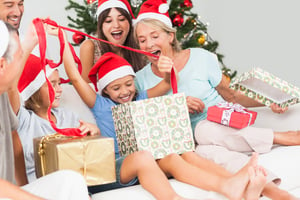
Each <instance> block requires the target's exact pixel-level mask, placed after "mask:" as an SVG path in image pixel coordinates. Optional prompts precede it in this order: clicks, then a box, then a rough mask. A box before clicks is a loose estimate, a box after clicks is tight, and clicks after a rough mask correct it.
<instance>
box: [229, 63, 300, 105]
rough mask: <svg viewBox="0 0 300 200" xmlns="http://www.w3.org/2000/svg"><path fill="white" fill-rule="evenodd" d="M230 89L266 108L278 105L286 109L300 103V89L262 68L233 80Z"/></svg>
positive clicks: (254, 69)
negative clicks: (273, 104)
mask: <svg viewBox="0 0 300 200" xmlns="http://www.w3.org/2000/svg"><path fill="white" fill-rule="evenodd" d="M230 87H231V88H233V89H234V90H237V91H239V92H241V93H242V94H244V95H246V96H248V97H250V98H253V99H255V100H256V101H258V102H260V103H262V104H265V105H266V106H269V105H270V104H271V103H276V104H278V105H279V106H281V107H286V106H288V105H292V104H296V103H299V102H300V99H299V98H300V89H299V88H298V87H296V86H294V85H292V84H290V83H288V82H287V81H284V80H282V79H280V78H278V77H276V76H274V75H273V74H271V73H269V72H267V71H265V70H263V69H260V68H253V69H252V70H251V71H249V72H246V73H243V74H242V75H240V76H239V77H237V78H235V79H233V80H232V82H231V84H230Z"/></svg>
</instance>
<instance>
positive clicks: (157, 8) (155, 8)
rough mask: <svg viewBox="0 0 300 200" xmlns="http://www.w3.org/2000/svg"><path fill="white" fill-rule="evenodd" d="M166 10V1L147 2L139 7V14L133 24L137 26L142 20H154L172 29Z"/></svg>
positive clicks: (150, 0)
mask: <svg viewBox="0 0 300 200" xmlns="http://www.w3.org/2000/svg"><path fill="white" fill-rule="evenodd" d="M168 10H169V5H168V4H167V1H166V0H147V1H145V2H144V3H143V4H142V5H141V8H140V11H139V14H138V16H137V18H136V19H135V20H134V21H133V23H134V24H137V23H138V22H139V21H141V20H143V19H156V20H159V21H161V22H163V23H164V24H165V25H167V26H169V27H171V28H172V21H171V19H170V16H169V12H168Z"/></svg>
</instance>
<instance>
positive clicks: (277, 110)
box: [270, 103, 288, 114]
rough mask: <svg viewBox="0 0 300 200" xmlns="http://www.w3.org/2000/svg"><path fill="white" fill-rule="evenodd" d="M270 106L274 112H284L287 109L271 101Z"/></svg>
mask: <svg viewBox="0 0 300 200" xmlns="http://www.w3.org/2000/svg"><path fill="white" fill-rule="evenodd" d="M270 108H271V110H272V111H273V112H274V113H278V114H281V113H285V112H286V111H287V110H288V107H285V108H282V107H280V106H278V105H277V104H275V103H272V104H271V105H270Z"/></svg>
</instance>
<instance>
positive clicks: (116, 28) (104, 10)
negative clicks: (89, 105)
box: [80, 0, 144, 82]
mask: <svg viewBox="0 0 300 200" xmlns="http://www.w3.org/2000/svg"><path fill="white" fill-rule="evenodd" d="M96 16H97V20H98V22H97V35H98V38H99V39H103V40H108V41H110V42H113V43H116V44H119V45H125V46H129V47H132V48H138V46H137V44H136V42H135V41H134V38H133V31H132V18H133V13H132V11H131V6H130V5H129V3H128V2H127V0H117V1H107V0H99V1H98V9H97V12H96ZM106 52H113V53H115V54H117V55H119V56H121V57H123V58H125V59H126V60H127V61H128V62H129V63H130V64H131V65H132V66H133V67H134V71H138V70H139V69H141V68H142V67H143V66H144V62H143V59H142V56H141V55H140V54H138V53H135V52H132V51H129V50H126V49H122V48H119V47H115V46H113V45H109V44H107V43H101V42H99V41H95V40H86V41H84V42H83V43H82V44H81V47H80V59H81V63H82V74H81V75H82V77H83V78H84V80H85V81H86V82H90V80H89V78H88V73H89V71H90V70H91V68H92V67H93V65H94V64H95V63H96V62H97V60H98V59H99V58H100V57H101V55H103V54H104V53H106Z"/></svg>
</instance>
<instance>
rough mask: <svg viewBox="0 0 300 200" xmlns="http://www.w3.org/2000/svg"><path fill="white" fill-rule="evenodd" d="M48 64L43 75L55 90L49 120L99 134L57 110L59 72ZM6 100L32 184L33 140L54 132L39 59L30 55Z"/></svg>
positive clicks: (83, 132)
mask: <svg viewBox="0 0 300 200" xmlns="http://www.w3.org/2000/svg"><path fill="white" fill-rule="evenodd" d="M51 64H53V63H52V61H51V60H47V65H46V76H47V78H48V79H49V81H50V83H51V84H52V87H53V89H54V101H53V103H52V109H51V120H52V121H54V122H55V124H56V126H57V127H59V128H70V127H79V129H80V130H81V134H82V135H84V134H86V133H89V134H91V135H94V134H100V130H99V129H98V127H97V126H96V125H94V124H90V123H87V122H84V121H82V120H79V117H78V116H77V114H75V113H73V112H71V111H68V110H66V109H64V108H60V107H59V103H60V98H61V95H62V92H63V91H62V88H61V86H60V76H59V72H58V69H57V68H51V67H50V65H51ZM17 80H18V79H17ZM19 92H20V93H19ZM19 94H20V96H21V99H22V100H23V101H24V106H23V105H21V101H20V97H19ZM9 97H10V102H11V105H12V107H13V109H14V111H15V113H16V114H17V117H18V120H19V126H18V129H17V131H18V133H19V136H20V139H21V142H22V146H23V151H24V155H25V166H26V174H27V177H28V180H29V182H31V181H33V180H35V179H36V174H35V162H34V152H33V150H34V147H33V142H32V140H33V138H37V137H43V136H45V135H48V134H52V133H55V132H56V131H55V130H54V129H53V128H52V126H51V124H50V122H49V120H48V107H49V105H50V104H49V103H50V100H49V88H48V85H47V82H46V78H45V74H44V71H43V70H42V64H41V59H40V58H39V57H37V56H35V55H33V54H30V55H29V57H28V59H27V62H26V64H25V67H24V69H23V72H22V74H21V76H20V79H19V81H18V86H16V87H15V88H12V89H11V90H10V92H9Z"/></svg>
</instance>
